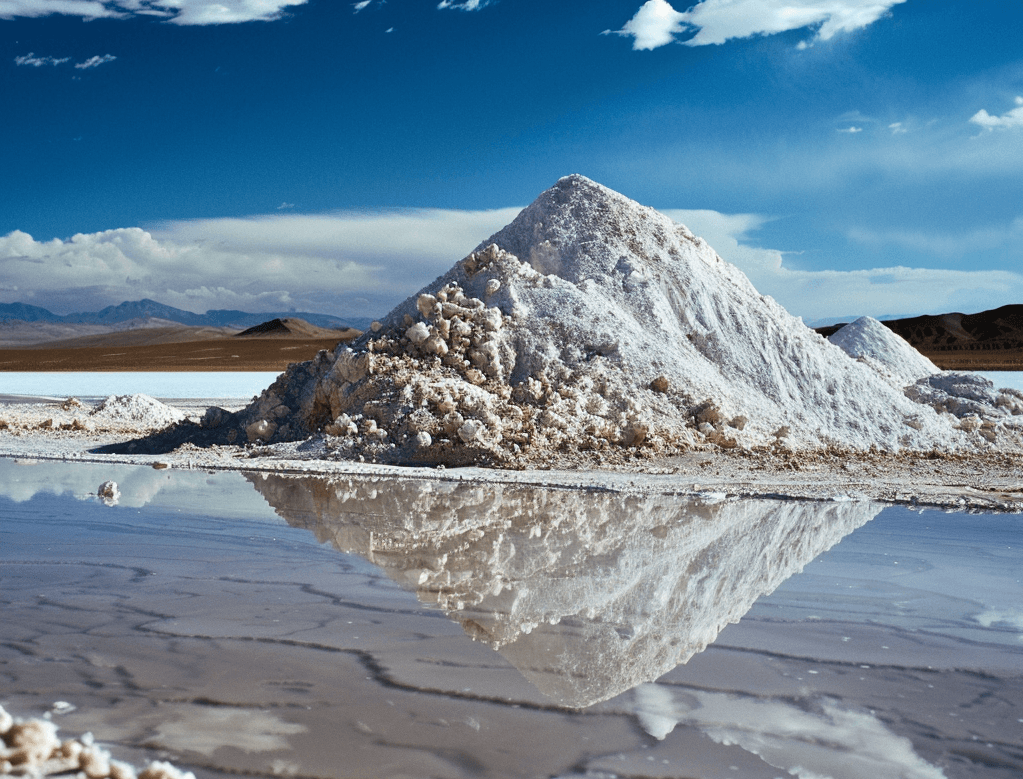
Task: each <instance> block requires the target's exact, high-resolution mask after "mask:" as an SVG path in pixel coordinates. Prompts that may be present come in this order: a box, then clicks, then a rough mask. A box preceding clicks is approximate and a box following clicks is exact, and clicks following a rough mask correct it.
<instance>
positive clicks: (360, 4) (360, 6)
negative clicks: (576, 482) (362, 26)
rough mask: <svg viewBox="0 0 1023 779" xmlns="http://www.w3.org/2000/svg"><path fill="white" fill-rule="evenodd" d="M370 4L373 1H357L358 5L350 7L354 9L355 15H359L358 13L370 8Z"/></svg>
mask: <svg viewBox="0 0 1023 779" xmlns="http://www.w3.org/2000/svg"><path fill="white" fill-rule="evenodd" d="M372 2H373V0H359V2H358V3H355V4H354V5H352V8H354V9H355V13H359V11H363V10H365V9H366V8H369V6H370V4H371V3H372Z"/></svg>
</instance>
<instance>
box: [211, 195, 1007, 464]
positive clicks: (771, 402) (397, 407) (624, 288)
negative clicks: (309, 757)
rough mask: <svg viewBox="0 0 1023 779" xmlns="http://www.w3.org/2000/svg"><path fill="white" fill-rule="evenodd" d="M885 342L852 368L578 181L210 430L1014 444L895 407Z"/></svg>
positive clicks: (424, 459) (496, 459)
mask: <svg viewBox="0 0 1023 779" xmlns="http://www.w3.org/2000/svg"><path fill="white" fill-rule="evenodd" d="M861 329H863V330H867V328H861ZM874 346H875V347H876V346H877V343H876V339H875V343H874ZM884 346H885V348H884V349H880V350H878V349H877V348H875V349H874V353H872V354H870V355H867V356H866V357H863V358H861V359H850V357H849V356H848V355H847V354H846V353H845V352H844V351H842V349H840V348H839V347H838V346H836V345H834V344H832V343H830V342H828V341H827V340H826V339H824V338H823V337H821V336H820V335H818V334H817V333H815V332H814V331H813V330H811V329H809V328H807V327H806V326H805V325H803V323H802V322H801V320H799V319H797V318H795V317H793V316H791V315H790V314H788V313H787V312H786V311H785V310H784V309H783V308H782V307H781V306H779V305H778V304H777V303H776V302H775V301H774V300H772V299H771V298H769V297H765V296H762V295H760V294H759V293H757V291H756V290H755V289H754V288H753V286H752V285H751V284H750V282H749V280H748V279H747V278H746V277H745V275H743V273H742V272H741V271H739V270H738V269H737V268H735V267H734V266H732V265H730V264H728V263H726V262H724V261H723V260H722V259H721V258H720V257H719V256H718V255H717V254H716V253H715V252H714V251H713V249H711V248H710V247H709V246H708V245H707V244H706V243H705V242H704V241H702V240H701V239H699V238H697V237H696V236H694V235H693V234H692V233H691V232H690V231H689V230H688V229H687V228H685V227H684V226H682V225H678V224H675V223H674V222H672V221H671V220H670V219H668V218H667V217H665V216H664V215H662V214H660V213H658V212H656V211H654V210H653V209H650V208H646V207H643V206H641V205H639V204H637V203H635V202H633V201H631V200H629V199H627V198H625V197H624V196H622V195H620V194H618V193H616V192H613V191H611V190H609V189H606V188H605V187H602V186H601V185H599V184H596V183H595V182H593V181H590V180H589V179H586V178H584V177H582V176H577V175H573V176H568V177H566V178H563V179H561V180H560V181H559V182H558V183H557V184H556V185H555V186H554V187H552V188H551V189H549V190H547V191H546V192H544V193H543V194H541V195H540V197H539V198H537V200H536V201H535V202H534V203H532V204H531V205H530V206H529V207H527V208H526V209H524V210H523V211H522V212H521V213H520V214H519V216H518V217H517V218H516V219H515V220H514V221H513V222H512V223H511V224H509V225H508V226H507V227H505V228H504V229H503V230H501V231H500V232H498V233H497V234H496V235H494V236H492V237H491V238H490V239H488V240H487V241H484V242H483V243H482V244H480V246H479V247H477V249H476V250H475V251H473V252H472V253H471V254H470V255H469V256H468V257H466V258H465V259H464V260H462V261H460V262H459V263H457V264H456V265H455V266H454V267H453V268H452V269H451V270H450V271H449V272H448V273H446V274H445V275H444V276H442V277H440V278H439V279H437V280H436V281H435V282H434V283H432V284H430V285H429V286H428V287H426V288H425V289H424V290H423V291H422V292H421V293H420V294H418V295H414V296H412V297H411V298H409V299H408V300H406V301H405V302H404V303H403V304H401V305H399V306H398V307H397V308H396V309H395V310H394V311H392V312H391V313H390V314H389V315H388V316H387V317H385V318H384V319H383V320H382V322H381V327H380V328H378V329H377V330H375V331H373V332H369V333H367V334H366V335H364V336H363V337H362V338H360V339H359V340H358V341H356V342H355V343H354V344H352V345H351V346H342V347H339V348H338V350H337V351H336V352H334V353H333V354H331V353H328V352H321V353H320V355H318V357H317V358H316V359H314V360H313V361H310V362H307V363H300V364H296V365H293V366H291V367H290V368H289V369H288V371H287V372H285V373H284V374H282V376H281V377H279V378H278V380H277V381H276V382H275V383H274V384H273V385H272V386H271V387H270V388H268V389H267V390H266V391H264V392H263V394H262V395H261V396H260V397H259V398H258V399H257V400H256V401H255V402H254V403H253V404H252V405H251V406H249V407H248V408H247V409H246V410H244V411H243V412H241V413H240V414H239V415H238V416H235V417H233V418H228V417H227V416H226V415H217V414H214V415H212V416H211V417H210V418H209V419H206V420H204V426H205V427H207V428H218V427H221V426H224V425H226V427H227V428H231V429H230V430H228V431H227V436H226V438H225V440H226V441H227V442H230V443H234V442H237V443H245V442H246V441H247V442H249V443H279V442H287V441H296V440H303V439H307V438H309V437H310V436H315V435H317V434H318V435H319V436H320V444H321V445H322V446H323V449H324V452H323V453H324V455H325V456H335V457H340V458H354V459H372V460H376V461H380V462H391V463H406V464H408V463H422V464H437V463H443V464H449V465H465V464H470V463H476V464H488V465H502V466H507V467H516V466H518V467H526V466H529V465H543V464H545V463H547V462H548V461H549V459H550V458H551V457H554V456H557V457H559V458H560V462H564V461H565V458H566V457H568V458H569V459H571V457H572V456H573V453H575V455H576V456H581V455H583V454H589V453H592V452H593V451H597V452H600V453H601V456H604V457H606V458H608V460H609V461H611V460H614V458H615V457H620V456H621V453H622V452H623V451H625V450H628V451H636V450H644V451H647V452H650V453H663V454H671V453H675V452H682V451H686V450H692V449H696V448H717V447H720V448H733V447H736V446H738V447H743V448H759V447H782V448H786V449H791V450H812V449H834V450H843V449H844V450H857V451H868V450H871V449H879V450H883V451H890V452H897V451H900V450H911V451H932V450H941V451H971V450H973V451H975V450H978V449H985V448H991V447H992V446H994V442H995V441H997V442H998V443H997V446H998V448H1000V449H1004V450H1009V449H1018V448H1019V447H1020V445H1021V425H1020V424H1018V422H1019V420H1014V419H1012V413H1011V409H1009V410H1008V411H1009V413H1001V412H999V414H998V415H996V418H994V419H993V420H992V419H986V420H981V422H980V423H978V424H977V425H976V426H974V425H973V423H972V422H971V423H969V424H967V425H965V426H964V425H962V424H961V421H960V418H958V417H956V416H955V415H954V414H953V413H950V411H949V410H948V409H947V408H944V407H943V406H942V405H941V403H937V404H935V403H934V402H932V401H934V400H935V398H933V397H930V396H925V395H917V396H912V397H907V396H906V395H905V394H904V393H903V392H902V390H901V388H900V387H898V386H896V385H897V384H898V381H893V380H892V378H891V377H889V376H886V375H885V374H884V371H882V370H879V368H878V365H882V366H885V371H887V372H888V373H891V374H892V375H896V374H897V373H898V374H899V375H901V372H903V371H909V372H911V373H912V372H915V371H917V370H918V367H917V366H918V364H919V361H915V362H913V363H912V364H911V363H910V361H909V359H908V357H907V356H906V355H905V353H892V350H891V349H889V348H888V347H889V346H890V344H888V343H887V342H886V343H885V344H884ZM928 370H929V369H928ZM1019 399H1020V400H1021V401H1023V395H1021V396H1020V398H1019ZM1006 408H1008V407H1006ZM1003 410H1005V409H1003ZM983 424H987V425H988V426H987V427H986V428H984V430H986V431H987V432H986V433H983V431H982V429H981V427H982V425H983Z"/></svg>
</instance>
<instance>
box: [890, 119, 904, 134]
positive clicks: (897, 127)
mask: <svg viewBox="0 0 1023 779" xmlns="http://www.w3.org/2000/svg"><path fill="white" fill-rule="evenodd" d="M888 129H889V130H891V131H892V135H905V134H906V133H908V132H909V130H908V129H906V127H905V125H903V124H902V122H892V123H891V124H890V125H888Z"/></svg>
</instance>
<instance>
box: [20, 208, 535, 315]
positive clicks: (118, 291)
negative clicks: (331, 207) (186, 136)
mask: <svg viewBox="0 0 1023 779" xmlns="http://www.w3.org/2000/svg"><path fill="white" fill-rule="evenodd" d="M518 210H519V209H517V208H510V209H500V210H495V211H443V210H414V211H413V210H409V211H387V212H379V213H358V212H345V213H333V214H319V215H302V214H291V213H282V214H274V215H268V216H259V217H251V218H244V219H213V220H196V221H186V222H168V223H164V224H160V225H156V226H153V227H151V228H150V229H149V230H143V229H141V228H138V227H129V228H120V229H114V230H106V231H103V232H98V233H89V234H78V235H75V236H73V237H71V238H69V239H56V238H55V239H53V240H49V241H40V240H36V239H35V238H33V237H32V236H31V235H29V234H28V233H25V232H22V231H18V230H16V231H14V232H12V233H10V234H8V235H6V236H3V237H0V278H2V279H4V282H5V286H7V287H13V288H16V289H8V290H0V301H3V302H15V301H21V302H26V303H32V304H34V305H39V306H44V307H46V308H49V309H51V310H53V311H56V312H57V313H69V312H70V311H72V310H75V311H81V310H91V309H98V308H101V307H103V306H107V305H111V304H116V303H120V302H122V301H124V300H135V299H138V298H142V297H148V298H152V299H154V300H158V301H160V302H162V303H166V304H168V305H172V306H176V307H178V308H183V309H186V310H189V311H195V312H198V313H202V312H205V311H206V310H207V309H210V308H237V309H241V310H247V311H267V310H288V309H292V308H295V309H302V310H310V311H320V312H323V313H332V314H338V315H347V316H381V315H383V314H384V313H386V312H387V311H388V310H389V309H390V308H392V307H393V306H394V305H396V304H397V303H399V302H400V301H401V300H403V299H404V298H405V297H407V296H408V295H410V294H412V293H413V292H416V291H417V290H419V289H420V288H421V287H423V286H424V285H425V284H427V283H428V282H430V281H432V280H433V279H434V278H436V277H437V276H439V275H441V274H442V273H443V272H445V271H447V269H448V268H450V267H451V265H453V264H454V263H455V262H457V261H458V260H459V259H461V258H462V257H464V256H465V255H466V254H468V253H469V252H470V251H471V250H472V249H473V248H475V247H476V245H477V244H478V243H479V242H480V241H482V240H483V239H485V238H486V237H488V236H489V235H492V234H493V233H495V232H497V230H499V229H500V228H501V227H503V226H504V225H505V224H507V223H508V222H510V221H511V220H512V219H513V218H514V217H515V215H516V214H517V213H518Z"/></svg>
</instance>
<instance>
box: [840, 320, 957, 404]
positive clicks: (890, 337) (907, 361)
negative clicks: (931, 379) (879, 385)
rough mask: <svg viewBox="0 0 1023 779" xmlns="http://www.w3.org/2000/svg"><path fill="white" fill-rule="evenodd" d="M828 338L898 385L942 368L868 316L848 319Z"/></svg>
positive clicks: (902, 385)
mask: <svg viewBox="0 0 1023 779" xmlns="http://www.w3.org/2000/svg"><path fill="white" fill-rule="evenodd" d="M828 340H829V341H831V343H833V344H834V345H835V346H837V347H839V348H840V349H841V350H842V351H844V352H845V353H846V354H848V355H849V356H850V357H855V358H859V359H863V360H864V361H865V362H866V363H867V364H868V365H870V366H871V367H872V368H874V369H875V370H876V371H877V372H878V373H880V374H881V377H882V378H884V379H886V380H887V381H888V382H889V383H891V384H893V385H894V386H895V387H898V388H902V387H905V386H907V385H909V384H914V383H915V382H916V381H917V380H919V379H923V378H926V377H927V376H933V375H934V374H936V373H941V368H939V367H938V366H937V365H935V364H934V363H933V362H931V361H930V360H928V359H927V358H926V357H924V356H923V355H922V354H920V352H918V351H917V350H916V349H914V348H913V346H912V345H911V344H910V343H909V342H908V341H907V340H906V339H905V338H903V337H902V336H900V335H899V334H898V333H895V332H893V331H892V330H891V329H889V328H887V327H885V326H884V325H883V324H881V323H880V322H878V321H877V320H876V319H874V318H872V317H869V316H861V317H860V318H859V319H857V320H856V321H855V322H850V323H849V324H847V325H846V326H845V327H843V328H841V329H840V330H838V331H837V332H835V333H833V334H832V335H831V337H830V338H828Z"/></svg>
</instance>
